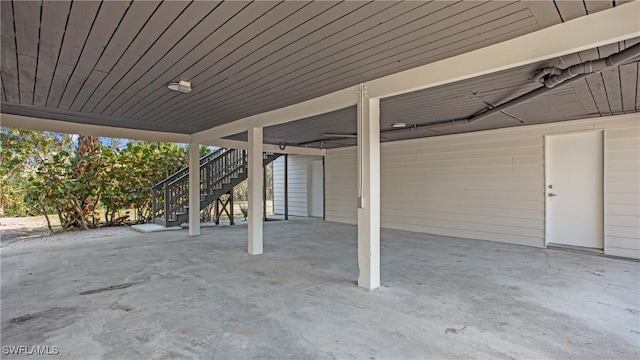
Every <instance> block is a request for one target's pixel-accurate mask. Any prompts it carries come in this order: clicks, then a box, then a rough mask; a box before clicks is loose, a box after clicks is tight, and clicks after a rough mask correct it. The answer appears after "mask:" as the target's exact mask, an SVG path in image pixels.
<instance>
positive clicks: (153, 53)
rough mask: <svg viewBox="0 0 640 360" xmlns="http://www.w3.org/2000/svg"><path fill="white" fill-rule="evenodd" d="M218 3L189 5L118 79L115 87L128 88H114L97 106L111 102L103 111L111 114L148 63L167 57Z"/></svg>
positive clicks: (144, 71) (200, 2) (123, 99)
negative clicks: (116, 90) (119, 89)
mask: <svg viewBox="0 0 640 360" xmlns="http://www.w3.org/2000/svg"><path fill="white" fill-rule="evenodd" d="M218 4H219V3H217V2H212V1H198V2H194V3H192V4H191V5H190V6H189V7H187V8H186V9H185V10H184V12H182V13H181V14H180V16H179V17H177V18H176V19H175V21H174V22H173V23H172V24H171V25H170V26H169V28H167V30H166V31H164V32H163V33H162V35H160V37H159V38H158V39H157V40H156V41H155V42H154V44H153V46H151V48H149V50H147V52H146V53H145V54H144V56H142V57H141V58H140V59H139V60H137V61H136V63H135V64H134V65H133V67H132V68H131V69H130V70H129V71H128V72H127V74H126V75H125V76H124V77H123V78H122V79H120V81H118V84H117V85H116V87H115V88H116V89H118V88H125V89H126V90H124V91H118V92H115V91H113V89H112V91H110V92H109V93H108V94H107V95H106V96H105V97H104V98H103V99H102V101H101V102H100V103H99V104H98V107H97V108H100V107H101V106H104V105H103V104H109V105H108V106H107V107H106V109H105V110H104V111H102V113H103V114H105V115H111V114H112V113H113V111H112V110H113V109H115V108H117V107H118V106H119V105H120V104H122V101H125V99H126V98H127V96H128V94H127V91H128V90H129V89H130V88H131V85H132V84H134V83H135V82H136V81H137V80H139V79H140V78H141V77H142V76H143V75H144V74H145V73H147V72H148V71H149V65H148V64H156V63H157V62H158V61H160V60H161V59H163V58H164V57H166V56H167V54H168V53H169V52H170V51H171V49H172V48H173V47H174V46H175V45H176V44H178V42H180V41H181V40H182V39H184V37H185V36H186V35H187V34H188V33H189V32H190V31H191V30H192V29H193V28H194V27H195V26H196V25H198V23H200V21H202V19H204V18H205V17H206V16H207V15H208V14H210V13H211V12H212V11H214V10H215V8H216V7H217V5H218ZM118 100H120V101H118ZM110 109H111V110H110Z"/></svg>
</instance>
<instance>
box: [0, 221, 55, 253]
mask: <svg viewBox="0 0 640 360" xmlns="http://www.w3.org/2000/svg"><path fill="white" fill-rule="evenodd" d="M49 220H51V226H52V227H53V230H54V231H59V230H60V222H59V221H58V218H57V217H56V216H51V217H49ZM47 235H49V229H48V228H47V221H46V220H45V218H44V216H29V217H3V218H0V247H4V246H7V245H9V244H11V243H14V242H16V241H25V240H29V239H35V238H40V237H42V236H47Z"/></svg>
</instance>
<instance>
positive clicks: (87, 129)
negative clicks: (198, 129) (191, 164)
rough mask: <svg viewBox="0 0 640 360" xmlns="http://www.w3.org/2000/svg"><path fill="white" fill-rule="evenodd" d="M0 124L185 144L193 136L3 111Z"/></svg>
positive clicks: (40, 129) (20, 127)
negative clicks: (80, 122)
mask: <svg viewBox="0 0 640 360" xmlns="http://www.w3.org/2000/svg"><path fill="white" fill-rule="evenodd" d="M0 126H5V127H10V128H16V129H30V130H39V131H51V132H59V133H65V134H81V135H92V136H100V137H110V138H120V139H134V140H147V141H167V142H173V143H183V144H184V143H188V142H189V139H190V137H191V136H190V135H189V134H175V133H167V132H162V131H150V130H136V129H127V128H120V127H111V126H103V125H91V124H79V123H74V122H69V121H59V120H50V119H43V118H35V117H30V116H22V115H13V114H5V113H2V115H0Z"/></svg>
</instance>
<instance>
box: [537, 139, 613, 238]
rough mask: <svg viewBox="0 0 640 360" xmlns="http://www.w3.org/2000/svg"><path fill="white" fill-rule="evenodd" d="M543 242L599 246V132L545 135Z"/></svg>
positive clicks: (601, 196) (601, 215) (601, 177)
mask: <svg viewBox="0 0 640 360" xmlns="http://www.w3.org/2000/svg"><path fill="white" fill-rule="evenodd" d="M545 160H546V161H545V163H546V171H545V173H546V185H545V191H546V194H545V195H546V210H547V213H546V225H547V229H546V232H547V233H546V238H547V239H546V242H547V243H548V244H562V245H571V246H580V247H587V248H595V249H602V248H603V245H604V240H603V239H604V231H603V228H604V220H603V218H604V208H603V203H604V194H603V193H604V189H603V183H604V171H603V134H602V132H601V131H591V132H582V133H572V134H561V135H548V136H546V137H545Z"/></svg>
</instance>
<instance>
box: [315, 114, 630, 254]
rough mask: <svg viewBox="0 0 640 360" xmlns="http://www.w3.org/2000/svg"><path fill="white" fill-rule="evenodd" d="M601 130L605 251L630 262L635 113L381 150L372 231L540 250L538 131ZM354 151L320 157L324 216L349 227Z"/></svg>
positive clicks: (353, 216) (541, 199) (353, 220)
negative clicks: (377, 214) (377, 225)
mask: <svg viewBox="0 0 640 360" xmlns="http://www.w3.org/2000/svg"><path fill="white" fill-rule="evenodd" d="M591 129H605V252H606V253H607V254H611V255H618V256H626V257H633V258H640V214H639V208H640V115H638V114H633V115H625V116H618V117H610V118H597V119H588V120H580V121H570V122H562V123H555V124H547V125H535V126H526V127H517V128H510V129H501V130H492V131H483V132H477V133H470V134H459V135H450V136H441V137H433V138H425V139H417V140H408V141H398V142H391V143H386V144H382V147H381V226H382V227H384V228H393V229H402V230H409V231H416V232H424V233H431V234H439V235H445V236H456V237H463V238H473V239H483V240H492V241H500V242H508V243H513V244H522V245H529V246H538V247H542V246H544V226H545V225H544V213H545V203H544V202H545V196H544V135H545V134H554V133H563V132H573V131H583V130H591ZM356 168H357V162H356V149H355V148H354V147H352V148H343V149H336V150H329V151H327V155H326V158H325V171H326V192H327V193H326V195H325V197H326V205H325V206H326V218H327V220H329V221H337V222H345V223H350V224H355V223H357V212H356V200H355V199H356V192H357V187H356V185H357V173H356Z"/></svg>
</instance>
